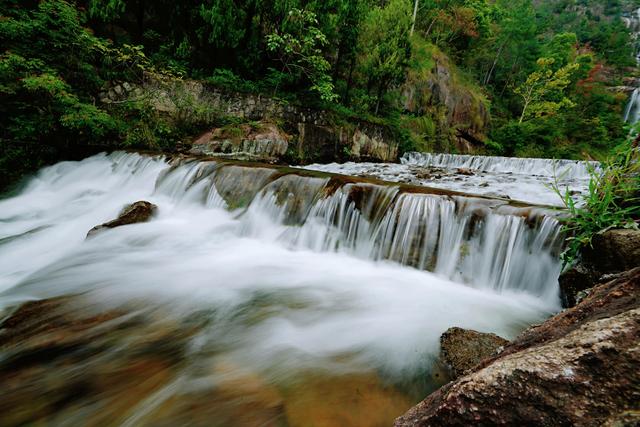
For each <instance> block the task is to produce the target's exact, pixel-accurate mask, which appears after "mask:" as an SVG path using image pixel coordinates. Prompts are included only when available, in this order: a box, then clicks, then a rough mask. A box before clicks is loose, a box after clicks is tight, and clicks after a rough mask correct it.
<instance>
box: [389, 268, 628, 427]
mask: <svg viewBox="0 0 640 427" xmlns="http://www.w3.org/2000/svg"><path fill="white" fill-rule="evenodd" d="M639 342H640V268H637V269H635V270H632V271H629V272H627V273H625V274H623V275H621V276H620V277H619V278H617V279H616V280H613V281H611V282H608V283H605V284H601V285H599V286H597V287H596V288H594V289H593V291H592V292H591V293H590V294H589V296H587V297H586V298H585V299H584V301H582V302H581V303H580V304H579V305H577V306H576V307H574V308H572V309H569V310H566V311H564V312H562V313H560V314H558V315H557V316H554V317H552V318H551V319H549V320H548V321H546V322H545V323H543V324H542V325H539V326H534V327H532V328H529V329H528V330H527V331H525V332H524V333H523V334H521V335H520V336H519V337H518V338H517V339H516V340H514V341H513V342H512V343H511V344H509V345H507V346H506V347H505V349H504V350H503V351H502V352H501V353H500V354H499V355H497V356H495V357H493V358H491V359H488V360H485V361H484V362H482V363H481V364H480V365H479V366H477V367H476V368H475V370H474V372H472V373H470V374H468V375H466V376H464V377H461V378H458V379H457V380H456V381H454V382H452V383H449V384H447V385H446V386H444V387H442V388H441V389H440V390H438V391H436V392H435V393H433V394H431V395H430V396H428V397H427V398H426V399H425V400H424V401H422V402H421V403H419V404H418V405H417V406H415V407H413V408H412V409H411V410H409V411H408V412H407V413H406V414H405V415H403V416H402V417H400V418H398V419H397V420H396V422H395V425H396V426H443V425H446V426H469V425H513V426H521V425H539V426H559V425H567V426H568V425H572V426H601V425H634V424H633V423H634V422H635V421H634V419H635V420H637V417H636V416H635V415H634V414H636V415H637V411H638V410H639V409H640V405H639V403H638V402H640V370H638V366H640V351H639V347H638V343H639ZM634 417H635V418H634ZM629 423H631V424H629Z"/></svg>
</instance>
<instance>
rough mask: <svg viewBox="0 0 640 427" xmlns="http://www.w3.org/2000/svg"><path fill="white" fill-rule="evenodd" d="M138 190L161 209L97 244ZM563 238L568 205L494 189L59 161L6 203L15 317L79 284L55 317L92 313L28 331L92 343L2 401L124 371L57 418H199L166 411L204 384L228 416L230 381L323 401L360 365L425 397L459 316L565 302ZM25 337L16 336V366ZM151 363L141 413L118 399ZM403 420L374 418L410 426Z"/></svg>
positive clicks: (462, 321) (513, 330) (3, 229)
mask: <svg viewBox="0 0 640 427" xmlns="http://www.w3.org/2000/svg"><path fill="white" fill-rule="evenodd" d="M137 200H147V201H149V202H151V203H154V204H155V205H157V207H158V210H157V214H156V215H155V216H154V217H153V218H152V219H151V220H150V221H148V222H145V223H140V224H132V225H126V226H122V227H117V228H113V229H110V230H107V231H104V232H101V233H98V234H96V235H94V236H92V237H91V238H90V239H86V234H87V231H88V230H90V229H91V228H92V227H94V226H95V225H97V224H100V223H103V222H105V221H108V220H111V219H113V218H114V217H116V216H117V215H118V213H119V212H120V210H121V209H122V208H123V206H125V205H127V204H129V203H131V202H134V201H137ZM562 244H563V238H562V236H561V234H560V227H559V224H558V221H557V219H556V217H555V213H554V212H548V211H546V210H544V209H541V208H539V207H534V206H526V205H523V204H521V203H512V202H509V201H507V200H500V199H495V198H482V197H470V196H464V195H461V194H458V193H451V192H448V191H445V190H437V191H436V190H432V189H427V188H419V187H415V186H406V185H402V184H389V183H384V182H381V181H373V180H367V179H359V178H354V177H345V176H340V175H332V174H326V173H319V172H315V171H306V170H300V169H293V168H282V167H268V166H252V165H247V164H238V163H232V162H226V161H198V160H193V159H191V160H190V159H180V158H179V159H174V160H167V159H165V158H163V157H159V156H155V157H152V156H142V155H138V154H128V153H113V154H110V155H104V154H102V155H98V156H94V157H91V158H88V159H85V160H83V161H80V162H63V163H59V164H57V165H54V166H51V167H48V168H45V169H43V170H42V171H40V172H39V173H38V174H37V175H36V176H35V177H34V178H33V179H31V180H30V181H29V183H28V184H27V186H26V187H25V188H24V189H23V190H22V191H20V192H19V194H17V195H15V196H13V197H8V198H5V199H1V200H0V319H2V318H3V317H4V315H6V314H7V313H8V312H10V310H11V309H12V308H13V307H15V306H16V305H19V304H20V303H23V302H25V301H29V300H39V299H48V298H55V297H64V298H57V299H54V300H51V301H53V304H54V305H56V309H55V310H54V311H53V312H52V311H50V310H47V309H43V310H42V311H40V310H37V313H36V312H34V313H35V314H34V315H37V316H43V317H42V318H37V319H36V321H37V322H41V323H40V324H47V325H52V327H53V328H55V327H62V326H60V325H64V322H66V321H67V320H68V319H78V320H77V323H73V322H72V329H73V331H66V330H61V333H60V334H57V330H56V329H54V330H52V331H50V332H51V333H53V334H54V335H53V336H54V338H55V339H53V340H52V339H49V337H48V336H47V337H46V339H44V340H41V339H40V338H41V337H42V336H40V335H37V336H34V337H31V336H29V334H26V335H25V337H24V340H25V346H28V345H31V344H29V343H33V340H36V341H37V345H41V344H42V343H43V341H45V343H44V345H48V344H47V343H49V342H53V343H57V342H58V341H57V340H58V339H60V340H63V341H64V340H69V339H71V340H72V341H73V343H74V345H73V346H71V347H69V350H68V351H69V352H72V353H73V352H74V351H76V349H77V351H80V352H82V354H81V355H80V354H76V353H73V354H72V355H69V356H67V355H66V354H65V353H64V352H61V351H58V353H56V357H57V359H56V361H55V363H56V364H55V369H43V370H35V371H34V370H29V372H33V373H34V375H30V374H29V375H30V376H29V375H27V373H25V371H23V370H19V374H20V375H21V377H20V378H26V379H24V380H22V382H21V383H20V384H24V387H26V388H24V387H23V388H21V386H16V387H17V388H16V387H14V388H7V389H6V390H2V391H0V400H2V401H3V402H12V401H13V399H16V400H17V401H20V402H21V401H24V399H25V398H24V394H21V393H26V392H28V390H38V391H39V392H40V391H41V390H44V391H43V392H42V393H43V394H46V395H47V396H60V395H62V394H63V392H64V390H62V389H61V388H60V387H65V386H66V384H75V382H78V381H79V382H82V383H83V384H92V385H93V384H94V381H100V379H101V378H104V376H105V375H106V374H105V373H109V381H106V380H104V379H103V380H102V381H106V383H108V384H113V386H109V387H90V388H88V389H87V392H86V395H85V394H81V395H78V397H77V399H78V400H77V401H76V403H74V404H73V405H66V406H64V407H56V409H55V414H54V415H55V416H56V417H57V418H55V420H54V423H55V421H62V420H71V419H73V420H74V422H77V423H79V424H89V421H90V420H97V419H100V418H98V417H106V418H108V419H109V420H112V421H113V420H119V423H120V424H126V422H131V423H133V422H134V421H132V420H135V424H140V425H157V423H155V421H156V420H158V419H160V418H162V419H163V420H165V421H167V422H169V423H172V424H180V422H179V420H180V418H179V417H178V416H176V415H175V414H174V415H173V416H172V415H171V414H169V415H167V413H166V412H164V411H165V410H166V409H167V407H168V408H174V409H175V406H174V405H176V404H177V405H178V406H179V402H185V403H189V404H190V403H191V402H193V400H192V399H195V397H193V396H200V397H201V398H202V399H204V400H202V402H207V407H211V408H213V409H215V411H216V412H215V413H216V414H218V413H219V412H220V411H221V410H222V409H224V407H222V409H220V408H221V406H220V405H224V404H226V403H228V400H225V399H228V396H227V397H225V396H226V395H224V394H223V395H219V394H215V393H217V392H218V391H220V390H221V389H220V388H218V387H219V385H220V384H223V383H225V381H227V384H228V381H229V377H231V378H233V379H235V378H240V379H243V381H244V382H248V385H249V387H254V385H255V384H257V385H258V390H264V389H265V388H267V387H276V388H278V389H279V390H282V389H284V390H294V392H291V393H288V394H284V396H283V398H282V399H281V400H279V398H278V399H275V398H274V399H273V402H274V403H272V400H269V401H268V402H267V404H268V405H270V406H269V407H275V408H282V405H284V406H286V407H287V412H288V411H289V409H290V408H292V407H295V406H296V405H298V404H301V403H300V401H299V400H298V401H295V399H296V396H298V393H303V392H304V393H309V392H310V393H312V395H317V396H322V397H321V398H312V399H310V400H309V401H308V402H305V403H304V404H301V405H302V406H301V407H300V408H301V409H300V410H301V411H306V410H307V409H308V408H314V405H318V404H319V402H320V403H324V402H325V400H326V399H325V397H324V396H325V395H326V392H327V389H326V387H325V386H323V384H337V385H336V386H335V387H338V388H342V387H349V385H348V384H345V382H344V381H345V378H346V379H347V380H349V379H353V378H356V379H358V378H360V380H358V381H364V383H362V382H356V384H357V389H358V390H359V391H358V392H357V393H363V395H364V397H363V399H364V400H367V399H368V398H369V397H371V396H372V393H373V395H375V394H376V393H381V392H383V394H382V396H384V399H382V400H374V401H373V402H379V401H384V402H390V401H392V400H393V399H391V400H390V399H388V398H387V397H386V396H389V394H388V392H391V393H396V394H397V393H399V391H395V390H401V391H402V393H403V394H402V396H406V399H409V403H412V402H415V401H416V400H417V399H418V398H419V396H420V395H424V394H426V393H428V392H429V391H430V390H433V389H434V388H435V386H436V383H434V381H436V380H435V379H434V380H432V379H430V378H431V377H430V376H429V374H428V373H429V372H431V369H432V367H433V361H434V360H435V358H436V357H437V354H438V351H439V344H438V342H439V341H438V339H439V336H440V335H441V334H442V333H443V332H444V331H445V330H446V329H447V328H449V327H451V326H459V327H463V328H471V329H475V330H480V331H487V332H493V333H496V334H499V335H501V336H504V337H507V338H511V337H513V336H515V334H517V333H518V332H520V331H521V330H522V329H523V328H525V327H526V326H527V325H530V324H532V323H536V322H539V321H541V320H543V319H544V318H546V317H548V316H549V315H550V314H551V313H553V312H555V311H557V310H559V308H560V307H559V298H558V283H557V278H558V274H559V273H560V262H559V260H558V253H559V251H560V250H561V248H562ZM4 310H6V311H4ZM3 311H4V312H3ZM51 316H53V318H51ZM78 316H80V317H78ZM82 316H86V317H84V318H86V319H88V321H87V322H84V321H83V320H82V319H83V317H82ZM49 319H51V320H49ZM61 322H62V323H61ZM27 323H28V322H27ZM85 323H86V324H85ZM76 325H77V327H76ZM39 331H40V332H37V333H42V334H47V333H49V332H48V331H47V329H44V330H40V329H39ZM43 336H44V335H43ZM83 337H86V338H83ZM76 338H77V339H79V341H76ZM21 339H22V337H21ZM84 339H86V340H87V341H83V340H84ZM85 342H86V344H84V343H85ZM61 345H62V344H61ZM24 348H25V347H24V346H22V344H21V346H20V348H17V347H16V348H14V347H3V348H2V349H0V370H1V369H2V368H5V371H3V372H7V370H6V366H7V365H6V364H5V365H2V363H5V362H2V361H7V360H13V359H11V358H12V357H13V356H14V355H15V354H16V353H11V352H16V351H17V352H20V351H23V350H22V349H24ZM56 348H63V347H56ZM64 348H67V347H64ZM85 349H88V350H85ZM24 351H26V350H24ZM38 351H39V350H38ZM18 354H19V355H22V354H21V353H18ZM39 354H40V353H39ZM28 356H29V353H27V357H28ZM76 356H77V357H76ZM70 358H71V359H70ZM132 366H133V368H131V367H132ZM149 366H150V367H159V369H161V372H162V375H161V376H155V377H154V381H156V380H157V381H159V386H158V388H154V389H151V391H149V392H145V393H146V394H145V393H142V392H141V393H142V394H141V398H140V399H137V398H136V401H135V402H134V403H136V404H135V405H134V406H133V407H131V408H130V410H129V411H127V412H126V413H123V412H122V410H121V409H119V408H120V407H119V406H118V405H111V404H110V400H109V399H110V397H109V396H110V394H109V393H111V395H113V394H115V395H117V396H125V397H126V396H128V393H129V392H130V388H131V387H128V386H126V384H128V383H125V386H123V383H122V382H121V381H111V380H110V379H111V373H112V372H114V371H115V372H121V374H120V376H119V377H118V378H122V377H123V376H125V377H127V374H126V372H129V371H128V369H130V368H131V369H136V370H140V369H145V371H144V372H145V373H146V369H147V367H149ZM27 369H28V368H27ZM247 372H249V373H250V375H248V374H247ZM23 374H24V375H26V376H24V377H23V376H22V375H23ZM143 375H144V374H143ZM96 378H97V380H96ZM136 378H137V377H136ZM319 378H320V379H321V381H320V382H319V383H318V379H319ZM363 379H364V380H363ZM341 380H342V381H343V382H340V381H341ZM243 381H241V382H232V384H233V389H234V390H235V389H236V387H242V385H243V384H244V382H243ZM438 381H439V380H438ZM436 382H437V381H436ZM359 384H362V386H360V385H359ZM375 384H380V385H379V386H375V388H374V389H372V388H371V387H372V386H373V385H375ZM405 386H406V387H405ZM112 387H113V388H112ZM118 387H120V388H118ZM122 387H125V389H123V388H122ZM291 387H293V389H292V388H291ZM415 387H419V388H418V389H416V388H415ZM25 390H26V391H25ZM74 390H75V389H74ZM240 390H241V394H242V398H243V399H244V398H245V397H247V396H245V394H244V392H243V390H245V388H240ZM411 390H414V391H415V390H417V392H416V394H411V393H413V392H412V391H411ZM211 393H214V396H217V397H216V398H211V396H212V394H211ZM354 393H355V391H354ZM76 394H77V393H76ZM275 394H276V397H277V393H275ZM260 395H261V396H262V394H260ZM269 395H271V394H269ZM21 396H22V397H21ZM136 396H138V395H136ZM409 396H412V397H409ZM218 397H219V398H220V399H218ZM249 397H251V396H249ZM185 398H186V400H184V399H185ZM406 399H405V398H403V399H401V403H398V404H397V407H396V409H394V411H391V412H390V413H391V414H396V415H397V414H398V413H401V412H402V411H404V410H405V409H406V407H408V406H409V405H405V403H402V402H406V401H407V400H406ZM125 400H126V399H125ZM395 401H397V399H396V400H395ZM234 402H235V401H234ZM245 403H246V402H245ZM350 405H351V404H350ZM403 405H404V406H403ZM376 406H377V405H376V404H375V403H371V404H370V405H369V406H366V408H367V410H366V411H367V413H369V412H372V411H376V410H377V408H376ZM243 408H246V406H244V407H243ZM213 409H212V410H213ZM349 410H351V406H349ZM328 412H331V410H329V409H323V410H322V411H321V413H319V415H317V416H318V417H320V416H322V417H324V416H325V414H326V413H328ZM382 412H389V411H382ZM252 413H253V412H252ZM34 417H37V414H36V415H34ZM154 417H155V418H154ZM158 417H160V418H158ZM176 417H178V418H176ZM384 417H385V415H384V414H378V415H376V416H375V417H374V418H372V419H375V420H378V421H381V420H383V421H385V422H382V421H381V422H380V423H378V422H376V423H375V424H381V425H382V424H384V425H386V424H389V423H390V422H391V421H392V419H387V418H384Z"/></svg>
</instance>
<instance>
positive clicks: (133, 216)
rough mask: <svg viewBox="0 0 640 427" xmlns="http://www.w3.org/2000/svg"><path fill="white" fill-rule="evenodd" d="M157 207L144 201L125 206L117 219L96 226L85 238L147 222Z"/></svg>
mask: <svg viewBox="0 0 640 427" xmlns="http://www.w3.org/2000/svg"><path fill="white" fill-rule="evenodd" d="M157 210H158V207H157V206H156V205H154V204H153V203H149V202H146V201H138V202H135V203H132V204H130V205H129V206H126V207H125V208H124V209H123V210H122V211H121V212H120V214H119V215H118V218H116V219H114V220H112V221H109V222H105V223H104V224H100V225H96V226H95V227H93V228H92V229H91V230H89V232H88V233H87V237H91V236H94V235H96V234H97V233H100V232H102V231H104V230H106V229H109V228H115V227H120V226H123V225H129V224H136V223H140V222H147V221H149V220H150V219H151V217H153V215H154V214H155V213H156V211H157Z"/></svg>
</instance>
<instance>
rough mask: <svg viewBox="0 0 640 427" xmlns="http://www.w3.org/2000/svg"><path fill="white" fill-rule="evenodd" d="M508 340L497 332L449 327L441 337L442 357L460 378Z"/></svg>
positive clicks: (453, 375) (453, 376)
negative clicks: (496, 333)
mask: <svg viewBox="0 0 640 427" xmlns="http://www.w3.org/2000/svg"><path fill="white" fill-rule="evenodd" d="M508 343H509V341H508V340H506V339H504V338H502V337H499V336H497V335H495V334H490V333H483V332H477V331H473V330H469V329H462V328H449V329H447V331H446V332H445V333H444V334H442V336H441V337H440V358H441V359H442V361H443V362H444V363H445V364H446V365H448V366H449V369H450V370H451V374H452V379H455V378H458V377H459V376H461V375H464V373H465V372H466V371H468V370H470V369H472V368H473V367H475V366H476V365H477V364H478V363H480V362H481V361H482V360H484V359H486V358H488V357H491V356H493V355H495V354H496V353H497V352H498V351H499V350H500V349H501V348H502V347H504V346H505V345H507V344H508Z"/></svg>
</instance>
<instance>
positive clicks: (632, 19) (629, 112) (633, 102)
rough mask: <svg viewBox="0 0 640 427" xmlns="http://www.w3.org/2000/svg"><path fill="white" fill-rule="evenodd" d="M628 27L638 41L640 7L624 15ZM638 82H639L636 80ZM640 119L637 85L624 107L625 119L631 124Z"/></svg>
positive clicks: (638, 59)
mask: <svg viewBox="0 0 640 427" xmlns="http://www.w3.org/2000/svg"><path fill="white" fill-rule="evenodd" d="M623 21H624V23H625V25H626V26H627V28H628V29H629V30H630V31H631V32H632V39H633V40H634V41H635V43H636V44H637V43H638V37H639V36H640V9H636V10H635V12H634V13H633V14H632V15H631V16H628V17H623ZM636 64H638V65H640V49H638V48H636ZM636 83H637V82H636ZM639 120H640V87H636V88H635V89H634V91H633V93H632V94H631V97H630V98H629V101H628V102H627V106H626V107H625V109H624V121H625V122H626V123H629V124H632V125H633V124H636V123H637V122H638V121H639Z"/></svg>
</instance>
